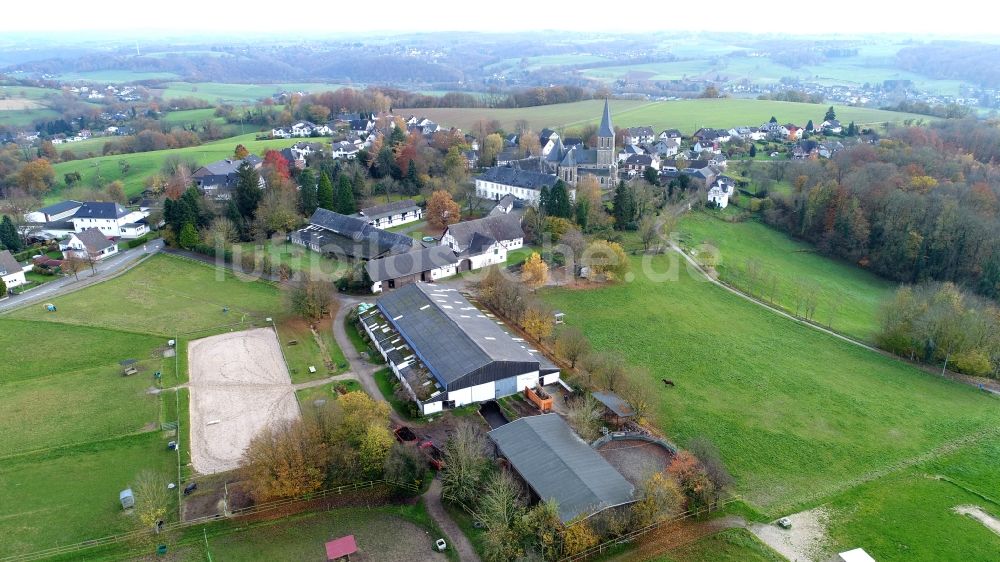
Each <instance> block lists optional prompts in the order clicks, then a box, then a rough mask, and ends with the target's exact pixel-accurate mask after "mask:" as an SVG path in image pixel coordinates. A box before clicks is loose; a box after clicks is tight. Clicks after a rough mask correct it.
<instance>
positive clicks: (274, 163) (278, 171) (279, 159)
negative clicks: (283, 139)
mask: <svg viewBox="0 0 1000 562" xmlns="http://www.w3.org/2000/svg"><path fill="white" fill-rule="evenodd" d="M264 166H265V167H267V169H269V170H270V171H271V173H272V174H273V175H274V176H275V177H276V178H278V179H281V180H287V179H288V178H289V177H291V174H290V172H289V171H288V159H286V158H285V157H284V156H282V155H281V153H280V152H278V151H277V150H274V149H270V150H268V151H267V152H265V153H264Z"/></svg>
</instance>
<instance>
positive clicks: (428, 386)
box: [359, 282, 596, 454]
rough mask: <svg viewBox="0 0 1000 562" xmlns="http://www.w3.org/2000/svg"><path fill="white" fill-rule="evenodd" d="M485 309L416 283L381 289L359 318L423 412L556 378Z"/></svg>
mask: <svg viewBox="0 0 1000 562" xmlns="http://www.w3.org/2000/svg"><path fill="white" fill-rule="evenodd" d="M491 316H492V315H490V316H487V314H486V313H484V312H483V311H481V310H479V309H478V308H476V307H475V306H474V305H473V304H472V303H470V302H469V301H468V300H467V299H466V298H465V297H464V296H463V295H462V293H461V292H459V291H458V289H455V288H452V287H441V286H436V285H430V284H427V283H423V282H416V283H411V284H408V285H406V286H404V287H402V288H399V289H396V290H395V291H392V292H389V293H386V294H385V295H384V296H382V297H380V298H379V299H378V301H377V303H376V306H374V307H372V308H370V309H367V310H365V311H363V312H361V314H360V315H359V319H360V321H361V323H362V325H363V326H364V330H365V332H366V333H367V334H368V336H369V337H370V338H371V340H372V342H374V343H375V346H376V348H377V349H378V351H379V353H380V354H381V355H382V357H383V358H385V360H386V361H387V362H388V364H389V367H390V368H391V370H392V372H393V374H394V375H395V376H396V378H397V379H398V380H399V381H400V383H401V384H402V386H403V387H404V388H405V389H406V391H407V393H408V394H409V395H410V397H411V398H412V399H413V400H414V402H415V403H416V404H417V407H418V410H419V411H420V412H421V413H422V414H424V415H428V414H433V413H436V412H440V411H442V410H446V409H452V408H458V407H460V406H464V405H466V404H471V403H475V402H484V401H487V400H494V399H497V398H502V397H504V396H509V395H511V394H516V393H518V392H522V391H523V390H524V389H525V388H534V387H535V386H537V385H538V384H552V383H555V382H557V381H558V380H559V368H558V367H557V366H555V365H554V364H553V363H552V362H551V361H549V360H548V359H547V358H546V357H545V356H544V355H543V354H541V353H539V352H538V351H537V350H534V349H532V348H530V347H529V345H528V343H527V342H525V341H523V340H521V339H519V338H515V337H514V336H512V335H511V334H509V333H508V332H506V331H505V330H504V329H503V328H501V327H500V326H499V325H498V324H497V322H496V321H495V320H494V319H493V318H491ZM595 454H596V453H595Z"/></svg>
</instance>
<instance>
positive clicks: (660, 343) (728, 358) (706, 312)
mask: <svg viewBox="0 0 1000 562" xmlns="http://www.w3.org/2000/svg"><path fill="white" fill-rule="evenodd" d="M647 259H648V269H649V270H651V271H654V272H658V273H664V272H670V271H673V272H674V275H673V276H672V275H670V274H669V273H668V274H666V275H665V277H667V278H670V277H675V279H674V280H667V281H654V280H652V279H651V278H650V276H648V275H646V274H643V273H641V272H642V271H643V266H642V262H643V258H639V257H636V258H633V271H634V272H636V279H635V280H634V281H632V282H626V283H620V284H615V285H610V286H607V287H603V288H597V289H591V290H577V289H572V288H565V289H545V290H542V291H540V293H539V294H540V295H541V296H542V298H543V299H544V300H545V301H546V302H548V303H549V304H551V305H552V306H553V307H554V308H557V309H559V310H562V311H564V312H565V313H566V323H567V324H569V325H573V326H577V327H579V328H581V329H582V330H583V331H584V333H586V334H587V336H588V337H589V338H590V340H591V342H592V343H593V345H594V347H595V348H596V349H601V350H615V351H617V352H619V353H621V354H622V355H623V356H624V358H625V360H626V361H627V362H628V364H629V365H632V366H637V367H640V366H641V367H644V368H645V369H648V373H649V374H648V375H646V376H643V377H636V376H635V375H632V376H630V377H628V380H627V382H628V383H629V384H632V385H636V386H637V387H638V388H639V389H641V391H642V392H643V395H644V396H647V397H649V402H650V413H651V417H652V418H653V420H654V421H655V423H656V424H657V425H659V427H660V428H661V429H662V430H663V431H664V432H665V433H666V435H668V436H670V437H671V438H673V439H676V440H677V441H678V442H679V443H680V444H681V445H684V444H686V443H687V442H689V441H690V440H691V439H692V438H694V437H696V436H699V435H703V436H706V437H708V438H710V439H711V440H712V441H713V442H714V443H715V444H716V445H717V446H718V447H719V449H720V450H721V452H722V455H723V457H724V460H725V462H726V463H727V465H728V466H729V468H730V470H731V471H732V472H733V474H734V476H735V477H736V480H737V485H736V491H737V493H739V494H740V495H741V496H743V497H744V499H745V500H746V501H747V502H748V503H750V504H751V505H752V506H754V507H755V508H756V509H758V510H760V511H762V512H764V513H766V514H769V515H772V516H777V515H779V514H785V513H788V512H790V511H793V510H797V509H799V508H802V507H804V506H811V505H815V504H816V503H817V502H818V501H820V500H822V499H824V498H828V497H832V496H834V495H836V494H838V493H840V492H842V491H843V490H845V489H847V488H850V487H852V486H853V485H854V484H852V483H853V482H854V481H855V480H859V479H864V478H866V477H868V476H869V475H871V474H873V473H875V472H876V471H882V470H886V469H887V468H888V467H890V466H893V465H896V464H897V463H905V462H908V461H909V460H910V459H913V458H915V457H917V456H919V455H923V454H926V453H928V452H930V451H934V450H935V449H937V448H939V447H941V446H943V445H945V444H947V443H949V442H952V441H954V440H955V439H958V438H960V437H962V436H964V435H967V434H969V433H972V432H976V431H978V430H981V429H983V428H989V427H992V426H995V425H996V423H997V422H998V421H1000V409H998V408H997V406H998V402H997V399H996V398H994V397H990V396H988V395H984V394H983V393H981V392H979V391H978V390H976V389H975V388H972V387H968V386H962V385H958V384H955V383H951V382H948V381H946V380H943V379H940V378H937V377H934V376H932V375H928V374H926V373H924V372H922V371H919V370H917V369H915V368H912V367H909V366H908V365H906V364H904V363H901V362H899V361H896V360H893V359H890V358H887V357H884V356H881V355H878V354H875V353H872V352H870V351H868V350H865V349H863V348H860V347H858V346H855V345H852V344H849V343H846V342H843V341H841V340H837V339H835V338H833V337H831V336H828V335H825V334H822V333H819V332H816V331H814V330H812V329H809V328H807V327H805V326H802V325H799V324H797V323H795V322H792V321H790V320H788V319H785V318H782V317H780V316H778V315H775V314H774V313H772V312H770V311H767V310H765V309H763V308H761V307H759V306H756V305H754V304H752V303H750V302H747V301H746V300H744V299H742V298H740V297H738V296H736V295H732V294H730V293H728V292H727V291H725V290H723V289H721V288H719V287H716V286H714V285H711V284H709V283H707V282H705V281H704V280H703V279H702V278H700V277H694V276H692V275H689V274H688V273H687V271H686V270H685V268H683V266H681V265H680V262H679V260H680V257H679V256H676V255H663V256H655V257H652V258H647ZM642 372H643V371H639V373H642ZM661 378H669V379H672V380H673V381H675V382H676V383H677V386H676V388H665V387H664V386H663V385H661V384H659V380H660V379H661ZM623 382H626V381H623Z"/></svg>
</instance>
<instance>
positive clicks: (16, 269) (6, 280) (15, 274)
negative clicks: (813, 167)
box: [0, 250, 27, 298]
mask: <svg viewBox="0 0 1000 562" xmlns="http://www.w3.org/2000/svg"><path fill="white" fill-rule="evenodd" d="M0 279H3V284H4V286H6V287H7V290H8V291H9V290H10V289H13V288H14V287H18V286H20V285H24V284H25V283H27V280H26V279H25V278H24V269H23V268H22V267H21V264H19V263H17V260H16V259H14V256H13V255H12V254H11V253H10V250H0ZM4 296H6V295H2V294H0V298H2V297H4Z"/></svg>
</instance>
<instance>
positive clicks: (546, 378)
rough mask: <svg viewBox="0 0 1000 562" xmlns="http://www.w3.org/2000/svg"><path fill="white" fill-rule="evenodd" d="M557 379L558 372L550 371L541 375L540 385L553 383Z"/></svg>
mask: <svg viewBox="0 0 1000 562" xmlns="http://www.w3.org/2000/svg"><path fill="white" fill-rule="evenodd" d="M558 381H559V373H558V372H555V373H551V374H548V375H545V376H544V377H542V386H545V385H549V384H555V383H556V382H558Z"/></svg>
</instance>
